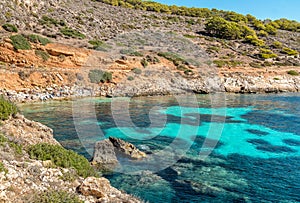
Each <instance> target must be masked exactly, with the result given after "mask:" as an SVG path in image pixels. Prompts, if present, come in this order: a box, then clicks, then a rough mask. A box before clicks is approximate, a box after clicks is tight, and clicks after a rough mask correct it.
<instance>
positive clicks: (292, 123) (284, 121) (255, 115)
mask: <svg viewBox="0 0 300 203" xmlns="http://www.w3.org/2000/svg"><path fill="white" fill-rule="evenodd" d="M242 118H243V119H246V120H247V121H248V123H249V124H255V125H262V126H265V127H267V128H272V129H274V130H277V131H280V132H287V133H294V134H296V135H299V136H300V131H299V129H300V117H297V116H287V115H280V114H272V113H269V112H266V111H251V112H249V113H247V114H245V115H242Z"/></svg>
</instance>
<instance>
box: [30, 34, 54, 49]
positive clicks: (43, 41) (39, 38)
mask: <svg viewBox="0 0 300 203" xmlns="http://www.w3.org/2000/svg"><path fill="white" fill-rule="evenodd" d="M26 37H27V39H28V40H29V41H30V42H32V43H40V44H42V45H44V46H45V45H47V44H49V43H51V41H50V40H49V39H48V38H45V37H42V36H39V35H33V34H31V35H28V36H26Z"/></svg>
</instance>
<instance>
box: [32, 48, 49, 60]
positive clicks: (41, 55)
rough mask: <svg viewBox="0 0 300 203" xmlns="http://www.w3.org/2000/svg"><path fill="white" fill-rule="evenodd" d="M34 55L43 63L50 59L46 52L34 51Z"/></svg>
mask: <svg viewBox="0 0 300 203" xmlns="http://www.w3.org/2000/svg"><path fill="white" fill-rule="evenodd" d="M35 55H37V56H39V57H40V58H42V59H43V61H48V59H49V58H50V55H49V54H48V52H46V51H42V50H35Z"/></svg>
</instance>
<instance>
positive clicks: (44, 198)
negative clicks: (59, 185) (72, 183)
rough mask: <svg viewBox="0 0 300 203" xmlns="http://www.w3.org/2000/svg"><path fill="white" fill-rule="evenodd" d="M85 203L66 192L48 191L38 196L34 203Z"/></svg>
mask: <svg viewBox="0 0 300 203" xmlns="http://www.w3.org/2000/svg"><path fill="white" fill-rule="evenodd" d="M61 202H64V203H83V201H82V200H80V199H79V198H78V197H77V196H76V195H75V194H71V193H69V192H66V191H56V190H48V191H45V192H42V193H39V194H37V195H36V196H35V197H34V198H33V203H61Z"/></svg>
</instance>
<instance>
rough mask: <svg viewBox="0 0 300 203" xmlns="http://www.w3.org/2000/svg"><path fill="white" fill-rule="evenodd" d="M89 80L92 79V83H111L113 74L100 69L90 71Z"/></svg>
mask: <svg viewBox="0 0 300 203" xmlns="http://www.w3.org/2000/svg"><path fill="white" fill-rule="evenodd" d="M89 79H90V81H91V83H100V82H102V83H105V82H111V80H112V73H110V72H106V71H102V70H98V69H94V70H90V72H89Z"/></svg>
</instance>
